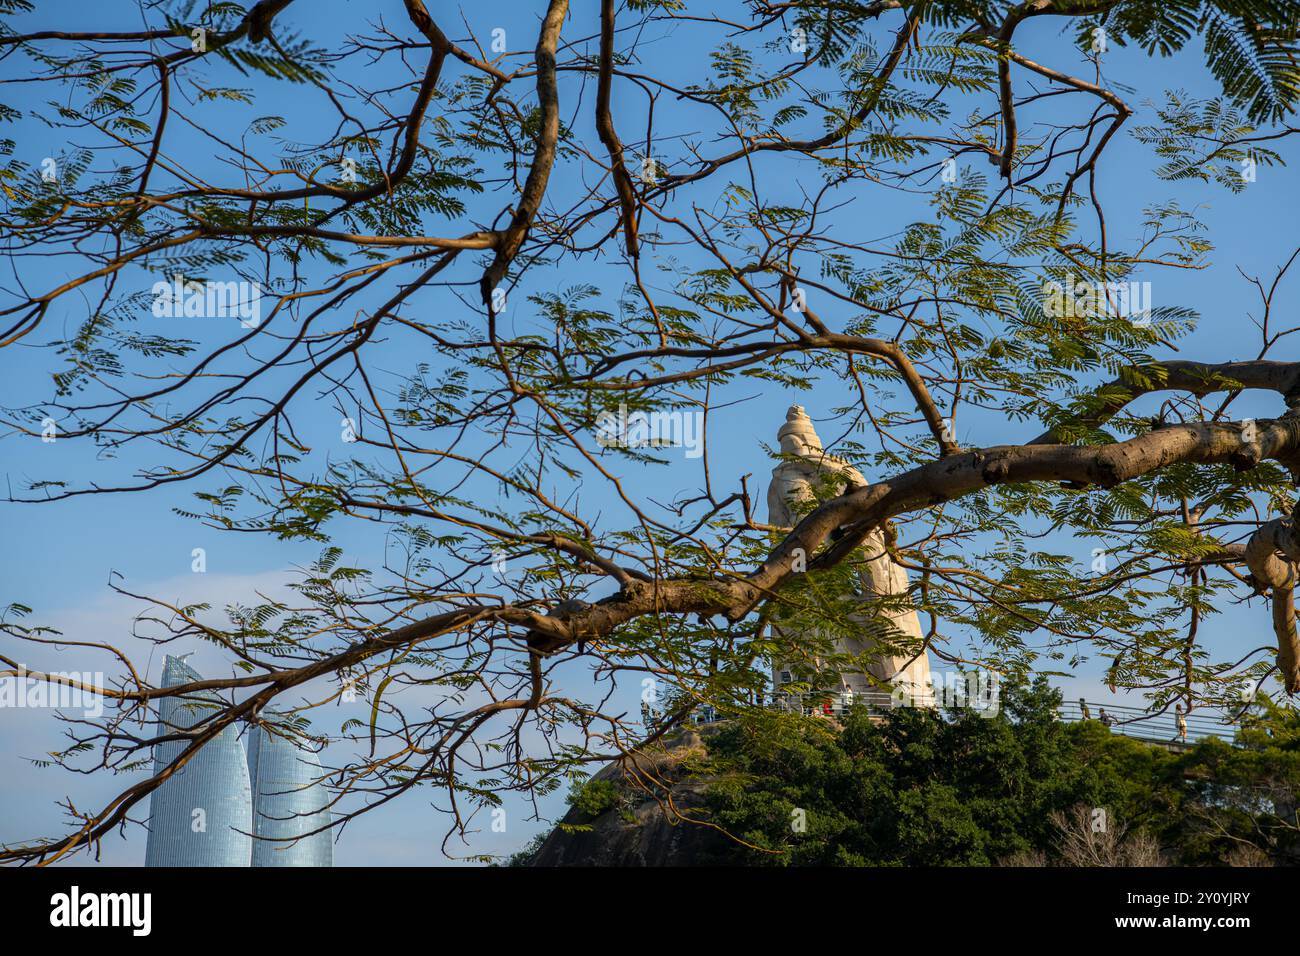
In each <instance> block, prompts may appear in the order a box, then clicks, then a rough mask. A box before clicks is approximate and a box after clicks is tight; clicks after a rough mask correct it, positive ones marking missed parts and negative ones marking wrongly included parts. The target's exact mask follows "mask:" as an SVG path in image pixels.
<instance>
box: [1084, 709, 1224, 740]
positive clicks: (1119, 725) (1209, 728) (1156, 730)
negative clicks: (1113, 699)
mask: <svg viewBox="0 0 1300 956" xmlns="http://www.w3.org/2000/svg"><path fill="white" fill-rule="evenodd" d="M1084 705H1086V706H1087V708H1088V716H1085V715H1084V713H1083V706H1084ZM1058 714H1059V716H1060V718H1061V719H1062V720H1065V721H1070V722H1075V721H1079V720H1087V719H1092V720H1100V721H1102V723H1105V724H1108V726H1109V727H1110V730H1111V733H1116V734H1124V735H1125V736H1128V737H1138V738H1141V739H1143V740H1154V741H1170V742H1174V743H1194V742H1195V741H1198V740H1204V739H1205V738H1207V737H1219V738H1221V739H1222V740H1224V741H1225V742H1227V743H1232V742H1233V740H1234V739H1235V737H1236V735H1237V728H1236V727H1235V726H1234V725H1233V724H1231V723H1229V722H1228V721H1225V720H1223V719H1222V718H1220V717H1216V716H1212V715H1210V714H1201V713H1197V712H1196V711H1193V712H1192V713H1190V714H1187V715H1185V716H1184V717H1183V722H1184V724H1185V726H1186V728H1187V731H1186V734H1184V733H1183V730H1182V728H1180V727H1179V726H1178V714H1177V712H1176V711H1174V710H1173V709H1172V708H1171V709H1170V710H1167V711H1165V712H1164V713H1162V714H1151V713H1148V712H1147V711H1146V710H1143V709H1142V708H1141V707H1127V706H1124V705H1123V704H1100V703H1097V702H1096V701H1082V702H1080V701H1067V702H1065V703H1063V704H1062V705H1061V706H1060V707H1059V708H1058Z"/></svg>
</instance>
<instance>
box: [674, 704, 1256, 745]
mask: <svg viewBox="0 0 1300 956" xmlns="http://www.w3.org/2000/svg"><path fill="white" fill-rule="evenodd" d="M757 703H758V704H759V705H760V706H766V707H771V708H773V709H776V710H783V711H786V712H789V713H799V712H802V713H803V714H805V715H806V716H811V717H839V716H841V715H842V714H843V713H844V712H845V711H846V710H848V709H849V708H850V707H853V706H855V705H856V706H864V707H866V708H867V709H868V710H870V711H872V712H875V713H882V712H885V711H888V710H892V709H893V708H895V707H901V706H905V705H904V704H903V703H901V702H899V701H898V700H896V699H895V697H894V696H893V695H892V694H889V693H887V692H885V691H871V692H868V693H856V694H855V693H822V694H811V693H810V694H775V695H773V694H766V695H763V697H762V698H761V699H760V700H758V701H757ZM1085 706H1086V707H1087V714H1086V715H1085V713H1084V707H1085ZM1057 717H1058V718H1059V719H1060V720H1063V721H1066V722H1070V723H1074V722H1077V721H1081V720H1089V719H1090V720H1099V721H1102V722H1103V723H1105V724H1107V726H1109V728H1110V730H1111V732H1112V733H1116V734H1124V735H1125V736H1128V737H1133V738H1135V739H1141V740H1147V741H1155V742H1159V743H1165V742H1168V743H1173V744H1179V743H1185V744H1190V743H1194V742H1196V741H1198V740H1204V739H1206V738H1207V737H1219V738H1220V739H1222V740H1224V741H1225V742H1227V743H1232V742H1233V741H1234V739H1235V738H1236V734H1237V727H1236V726H1235V725H1234V724H1233V723H1231V722H1229V721H1226V720H1223V719H1222V718H1220V717H1217V716H1212V715H1210V714H1204V713H1197V712H1192V713H1190V714H1187V715H1185V716H1184V718H1183V725H1184V726H1185V727H1186V732H1185V733H1184V731H1183V727H1180V726H1179V722H1178V714H1177V713H1176V712H1175V711H1173V710H1169V711H1166V712H1164V713H1160V714H1151V713H1149V712H1148V711H1146V710H1143V709H1142V708H1140V707H1129V706H1126V705H1123V704H1102V703H1097V702H1095V701H1082V702H1081V701H1066V702H1065V703H1063V704H1061V706H1060V707H1058V708H1057ZM724 719H726V717H725V715H724V714H720V713H719V712H718V711H717V710H716V709H715V708H714V707H712V706H710V705H708V704H702V705H701V706H700V707H698V708H696V710H695V711H694V712H692V714H691V716H690V721H691V723H693V724H711V723H716V722H717V721H719V720H724Z"/></svg>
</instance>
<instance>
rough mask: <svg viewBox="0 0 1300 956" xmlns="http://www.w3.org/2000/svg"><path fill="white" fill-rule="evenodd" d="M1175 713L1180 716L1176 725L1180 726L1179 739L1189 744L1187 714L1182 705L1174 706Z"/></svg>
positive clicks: (1176, 720)
mask: <svg viewBox="0 0 1300 956" xmlns="http://www.w3.org/2000/svg"><path fill="white" fill-rule="evenodd" d="M1174 713H1176V714H1177V715H1178V716H1177V718H1176V719H1175V723H1176V724H1177V725H1178V739H1179V740H1181V741H1182V742H1183V743H1187V712H1186V711H1184V710H1183V705H1182V704H1175V705H1174Z"/></svg>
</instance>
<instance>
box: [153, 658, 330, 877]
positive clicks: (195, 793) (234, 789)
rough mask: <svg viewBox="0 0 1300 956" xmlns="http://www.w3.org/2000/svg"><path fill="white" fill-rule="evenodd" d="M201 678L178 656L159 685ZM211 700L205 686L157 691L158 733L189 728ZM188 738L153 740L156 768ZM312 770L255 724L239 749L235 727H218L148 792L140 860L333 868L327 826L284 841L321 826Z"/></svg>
mask: <svg viewBox="0 0 1300 956" xmlns="http://www.w3.org/2000/svg"><path fill="white" fill-rule="evenodd" d="M202 679H203V678H202V677H201V675H200V674H199V673H198V672H197V671H195V670H194V669H193V668H192V667H190V666H189V665H188V664H186V663H185V662H184V661H183V660H182V659H180V658H176V657H172V656H170V655H169V656H168V657H167V658H166V660H165V661H164V662H163V679H162V686H163V687H176V686H178V685H180V684H188V683H190V682H191V681H197V680H202ZM218 703H219V699H218V698H217V696H216V695H215V694H212V693H210V692H199V693H196V694H190V695H187V696H186V697H185V698H184V699H181V698H176V697H164V698H162V699H161V700H159V702H158V733H159V735H160V736H161V735H163V734H167V733H175V732H176V731H178V730H188V729H190V728H192V727H194V726H195V725H196V724H198V723H199V722H200V721H202V720H203V718H204V717H205V716H207V715H208V714H211V713H212V712H213V711H214V709H215V707H216V706H218ZM186 746H187V743H186V742H185V741H183V740H176V741H168V742H167V743H163V744H159V745H158V746H157V747H156V748H155V751H154V773H155V774H157V773H160V772H161V771H162V770H163V769H164V768H166V767H167V766H168V765H169V764H170V763H171V762H172V761H173V760H175V759H176V758H177V757H178V756H179V755H180V754H181V752H182V751H184V749H185V747H186ZM320 777H321V765H320V760H319V759H318V758H317V757H316V755H315V754H314V753H312V752H310V751H308V750H302V749H299V748H298V747H297V746H296V745H295V744H294V743H293V742H292V741H289V740H286V739H285V738H283V737H277V736H275V735H273V734H270V733H268V732H267V731H266V730H265V729H263V728H260V727H258V728H253V729H252V730H251V731H250V732H249V734H248V752H247V755H245V751H244V747H243V746H242V745H241V744H240V742H239V731H238V729H237V728H235V727H233V726H232V727H227V728H225V729H224V730H223V731H221V733H220V734H218V735H217V736H216V737H214V738H213V739H212V740H210V741H208V742H207V743H206V744H205V745H204V746H203V747H202V748H201V749H200V750H199V751H198V752H197V753H195V754H194V755H193V756H192V757H191V758H190V761H189V763H187V764H186V765H185V766H184V767H182V768H181V769H180V770H179V771H177V772H176V773H175V774H174V775H173V776H172V777H171V778H170V779H168V780H167V781H165V782H164V783H163V784H162V785H161V786H159V787H158V788H157V789H156V790H154V792H153V793H152V794H151V795H150V802H149V838H148V842H147V844H146V846H145V866H333V864H334V844H333V841H332V839H331V834H332V831H330V830H323V831H322V832H320V833H317V834H314V835H312V836H308V837H304V838H303V839H301V840H299V841H297V842H296V843H294V842H288V841H285V840H284V839H283V838H285V837H294V836H298V835H300V834H305V833H309V832H311V831H312V830H315V829H317V828H319V827H322V826H326V825H328V824H329V822H330V819H331V817H330V812H329V810H328V808H327V806H326V804H327V801H328V794H327V792H326V790H325V788H324V787H323V786H322V785H321V784H320V783H319V778H320ZM257 837H262V838H263V839H257ZM268 838H269V839H268Z"/></svg>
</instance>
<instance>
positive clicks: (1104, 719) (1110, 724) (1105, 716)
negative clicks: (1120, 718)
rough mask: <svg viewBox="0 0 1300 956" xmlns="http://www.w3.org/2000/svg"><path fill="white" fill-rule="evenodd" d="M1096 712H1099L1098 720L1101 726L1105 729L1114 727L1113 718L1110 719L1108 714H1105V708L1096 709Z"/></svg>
mask: <svg viewBox="0 0 1300 956" xmlns="http://www.w3.org/2000/svg"><path fill="white" fill-rule="evenodd" d="M1098 710H1099V711H1100V712H1101V718H1100V719H1101V722H1102V725H1103V726H1105V727H1107V728H1109V727H1114V726H1115V718H1114V717H1112V716H1111V715H1110V714H1108V713H1106V708H1105V707H1100V708H1098Z"/></svg>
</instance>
